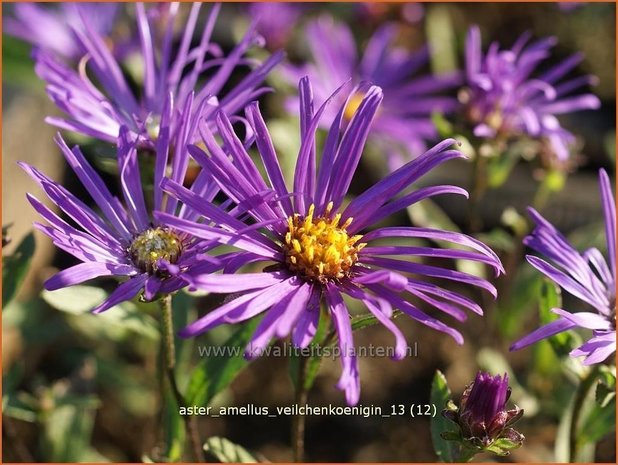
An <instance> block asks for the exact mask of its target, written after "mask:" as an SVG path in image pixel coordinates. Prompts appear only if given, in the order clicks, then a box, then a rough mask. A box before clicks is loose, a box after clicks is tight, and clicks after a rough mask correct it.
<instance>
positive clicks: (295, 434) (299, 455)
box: [292, 356, 309, 463]
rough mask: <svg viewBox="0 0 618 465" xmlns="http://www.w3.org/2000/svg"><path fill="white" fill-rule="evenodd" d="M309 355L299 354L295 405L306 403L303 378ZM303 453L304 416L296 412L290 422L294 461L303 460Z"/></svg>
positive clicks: (305, 374)
mask: <svg viewBox="0 0 618 465" xmlns="http://www.w3.org/2000/svg"><path fill="white" fill-rule="evenodd" d="M308 362H309V357H304V356H301V357H300V360H299V364H298V376H297V378H296V390H295V391H296V393H295V396H294V400H295V402H296V405H298V406H300V405H304V404H306V403H307V394H308V392H307V389H306V386H305V380H306V377H307V365H308ZM304 455H305V416H304V415H301V414H298V415H296V416H295V417H294V420H293V422H292V457H293V460H294V462H295V463H300V462H302V461H303V460H304Z"/></svg>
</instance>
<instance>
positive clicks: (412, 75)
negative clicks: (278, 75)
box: [285, 16, 461, 169]
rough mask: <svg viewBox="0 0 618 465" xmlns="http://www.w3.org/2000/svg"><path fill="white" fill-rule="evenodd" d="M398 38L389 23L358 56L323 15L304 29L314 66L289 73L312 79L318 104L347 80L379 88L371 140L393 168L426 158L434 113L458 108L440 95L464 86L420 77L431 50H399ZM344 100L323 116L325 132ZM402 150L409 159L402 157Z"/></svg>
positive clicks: (343, 32)
mask: <svg viewBox="0 0 618 465" xmlns="http://www.w3.org/2000/svg"><path fill="white" fill-rule="evenodd" d="M397 33H398V26H397V25H396V24H394V23H387V24H385V25H384V26H382V27H380V28H379V29H378V30H377V31H376V32H375V33H374V34H373V35H372V36H371V38H370V39H369V42H368V43H367V45H366V47H365V48H364V50H363V52H362V54H360V55H359V53H358V51H357V47H356V43H355V40H354V37H353V35H352V32H351V31H350V29H349V28H348V27H347V26H346V25H345V24H343V23H338V22H336V21H335V20H334V19H333V18H332V17H330V16H321V17H320V18H317V19H315V20H313V21H311V22H310V23H309V24H308V25H307V27H306V36H307V45H308V46H309V48H310V50H311V54H312V58H313V63H310V64H307V65H304V66H299V67H292V66H290V67H287V68H286V70H285V71H286V74H287V76H288V79H289V81H290V82H293V83H294V84H296V83H297V82H298V80H299V79H300V78H301V77H302V76H305V75H307V76H309V78H310V79H311V82H312V83H313V89H314V92H315V96H316V99H317V100H318V101H326V99H328V98H329V96H330V94H331V92H332V89H335V88H337V87H338V86H340V85H341V84H342V83H343V82H346V81H347V80H349V79H352V81H353V83H354V84H355V85H356V84H360V83H361V82H363V81H367V82H371V83H372V84H375V85H378V86H380V87H381V88H382V91H383V93H384V101H383V103H382V105H381V107H380V111H379V112H378V113H377V114H376V116H375V121H374V124H373V127H372V131H371V135H370V137H369V140H370V142H373V143H377V144H378V145H379V147H380V149H381V150H383V151H384V152H385V154H386V155H387V161H388V162H389V164H390V167H391V168H392V169H395V168H398V167H399V166H401V164H402V161H407V160H409V159H410V158H413V157H416V156H418V155H420V154H421V153H423V152H424V151H425V150H426V149H427V142H429V141H431V142H435V141H436V139H437V136H438V134H437V131H436V128H435V126H434V124H433V122H432V119H431V115H432V113H433V112H449V111H452V110H454V109H456V108H457V100H456V99H455V98H451V97H447V96H443V95H440V93H441V92H443V91H445V90H447V89H451V88H453V87H454V86H456V85H458V84H459V83H460V82H461V77H460V75H459V73H453V74H449V75H442V76H433V75H430V74H424V75H423V74H420V75H419V70H420V69H421V68H422V67H423V66H425V65H426V64H427V62H428V59H429V51H428V49H427V48H423V49H422V50H420V51H416V52H410V51H409V50H407V49H405V48H404V47H400V46H396V45H395V43H394V42H395V40H396V38H397ZM368 88H369V86H364V87H363V86H360V87H359V88H358V92H357V94H355V95H353V96H351V97H350V99H349V100H348V106H347V107H346V110H345V112H344V121H349V120H350V119H351V117H352V115H353V114H354V112H355V111H356V109H357V108H358V105H359V104H360V102H361V101H362V99H363V97H364V96H365V92H366V90H367V89H368ZM344 99H345V96H343V95H341V96H338V97H335V102H336V105H333V107H332V108H330V109H327V110H326V111H325V117H324V118H323V119H322V122H321V123H320V124H321V126H322V127H325V128H328V125H329V124H330V123H331V122H332V121H333V118H334V116H335V114H336V112H337V109H338V108H339V106H340V105H341V104H342V103H343V101H344ZM402 151H403V152H404V153H405V152H407V155H406V156H404V157H402Z"/></svg>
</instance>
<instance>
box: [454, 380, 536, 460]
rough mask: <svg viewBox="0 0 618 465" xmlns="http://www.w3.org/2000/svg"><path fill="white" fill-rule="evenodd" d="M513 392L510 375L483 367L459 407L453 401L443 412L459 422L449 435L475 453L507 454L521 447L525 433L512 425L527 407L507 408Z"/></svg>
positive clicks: (462, 397) (467, 389) (463, 395)
mask: <svg viewBox="0 0 618 465" xmlns="http://www.w3.org/2000/svg"><path fill="white" fill-rule="evenodd" d="M510 395H511V388H510V387H509V378H508V375H506V374H505V375H504V377H502V376H500V375H497V376H491V375H490V374H489V373H483V372H482V371H479V372H478V373H477V375H476V378H475V380H474V382H473V383H472V384H470V385H469V386H468V387H466V390H465V391H464V393H463V394H462V396H461V401H460V402H459V407H457V406H455V404H454V403H452V402H449V405H448V407H447V409H445V410H444V411H443V412H442V415H444V416H445V417H446V418H448V419H449V420H451V421H454V422H455V423H457V425H458V426H459V431H458V432H457V433H455V434H452V433H446V434H445V437H446V438H447V439H451V440H456V441H460V442H461V443H462V445H463V447H465V448H468V449H470V452H471V453H472V454H473V453H477V452H483V451H489V452H494V453H497V454H500V455H506V454H508V453H509V451H510V450H512V449H515V448H517V447H520V446H521V445H522V443H523V441H524V436H523V435H522V434H521V433H519V432H518V431H515V430H514V429H513V428H511V427H510V426H511V425H512V424H513V423H515V422H516V421H517V420H519V419H520V418H521V417H522V415H523V413H524V411H523V410H522V409H520V408H518V407H517V406H516V407H514V408H513V409H510V410H508V409H507V407H506V403H507V401H508V399H509V397H510Z"/></svg>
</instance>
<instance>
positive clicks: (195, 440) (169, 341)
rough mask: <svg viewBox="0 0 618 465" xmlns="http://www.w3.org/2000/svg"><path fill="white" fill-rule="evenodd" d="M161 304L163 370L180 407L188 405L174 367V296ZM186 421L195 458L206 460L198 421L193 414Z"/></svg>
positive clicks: (184, 417) (163, 299) (199, 460)
mask: <svg viewBox="0 0 618 465" xmlns="http://www.w3.org/2000/svg"><path fill="white" fill-rule="evenodd" d="M159 302H160V305H161V344H162V346H161V348H162V352H163V370H164V371H165V374H166V376H167V380H168V383H169V386H170V389H171V390H172V394H173V395H174V398H175V399H176V403H177V404H178V407H186V402H185V399H184V397H183V395H182V394H181V392H180V389H178V383H177V382H176V376H175V375H174V368H175V366H176V346H175V343H174V323H173V321H172V296H171V295H169V294H168V295H166V296H165V297H163V298H162V299H161V300H160V301H159ZM182 418H183V420H184V422H185V429H186V431H187V435H188V436H189V441H190V442H191V448H192V450H193V456H194V457H193V458H194V459H195V460H196V461H197V462H204V461H205V459H204V452H203V450H202V443H201V441H200V435H199V431H198V429H197V422H196V419H195V417H194V416H193V415H182Z"/></svg>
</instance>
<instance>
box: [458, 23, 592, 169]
mask: <svg viewBox="0 0 618 465" xmlns="http://www.w3.org/2000/svg"><path fill="white" fill-rule="evenodd" d="M530 37H531V34H529V33H525V34H522V35H521V36H520V37H519V39H517V41H516V42H515V44H514V45H513V47H512V48H511V49H504V50H500V45H499V44H498V43H497V42H493V43H492V44H491V45H490V46H489V49H488V51H487V53H486V54H485V55H484V56H483V52H482V49H481V33H480V30H479V28H478V27H477V26H473V27H471V28H470V31H469V32H468V38H467V40H466V85H467V88H466V89H465V90H464V91H462V92H461V101H462V103H463V104H464V105H465V113H466V118H467V119H468V120H469V121H470V123H471V124H472V125H473V128H474V129H473V131H474V135H475V136H477V137H481V138H487V139H498V138H504V137H506V138H507V139H508V138H510V137H521V136H529V137H532V138H539V139H541V138H542V139H545V140H547V141H548V142H549V145H550V147H551V149H552V151H553V153H554V155H555V156H556V157H557V158H558V159H559V160H560V161H565V160H567V159H568V157H569V148H570V146H571V145H572V144H573V143H574V141H575V136H574V135H573V134H571V133H570V132H569V131H567V130H566V129H564V128H563V127H562V126H561V125H560V122H559V121H558V118H557V117H556V116H557V115H561V114H565V113H572V112H575V111H579V110H592V109H597V108H599V106H600V105H601V103H600V101H599V99H598V98H597V97H596V96H595V95H593V94H590V93H583V94H582V93H579V94H578V93H575V94H574V92H575V91H579V90H581V89H582V88H583V87H585V86H587V85H591V84H594V83H595V82H596V77H594V76H590V75H587V76H577V77H573V78H568V79H563V78H564V77H565V76H566V75H567V74H568V73H569V72H570V71H572V70H573V69H574V68H575V67H576V66H577V65H578V64H579V63H580V62H581V61H582V59H583V56H582V55H581V54H579V53H578V54H575V55H572V56H570V57H569V58H567V59H566V60H564V61H562V62H561V63H559V64H558V65H556V66H554V67H552V68H550V69H548V70H547V71H545V72H543V73H538V75H537V76H533V73H534V71H535V69H536V68H537V67H539V65H541V64H542V62H543V61H544V60H546V59H547V58H549V56H550V50H551V48H552V47H553V46H554V45H555V44H556V39H555V38H554V37H547V38H544V39H540V40H538V41H536V42H533V43H528V42H529V40H530Z"/></svg>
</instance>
